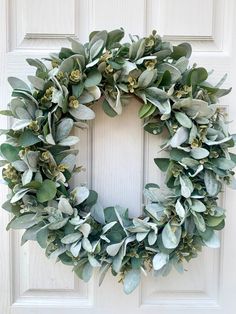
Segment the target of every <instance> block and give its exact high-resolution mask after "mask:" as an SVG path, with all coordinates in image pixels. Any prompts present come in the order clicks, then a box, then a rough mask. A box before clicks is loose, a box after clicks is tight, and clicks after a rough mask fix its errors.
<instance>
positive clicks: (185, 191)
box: [179, 175, 194, 198]
mask: <svg viewBox="0 0 236 314" xmlns="http://www.w3.org/2000/svg"><path fill="white" fill-rule="evenodd" d="M179 180H180V185H181V195H182V196H183V197H185V198H189V197H190V196H191V194H192V192H193V189H194V188H193V184H192V181H191V180H190V179H189V178H188V177H187V176H185V175H183V176H180V178H179Z"/></svg>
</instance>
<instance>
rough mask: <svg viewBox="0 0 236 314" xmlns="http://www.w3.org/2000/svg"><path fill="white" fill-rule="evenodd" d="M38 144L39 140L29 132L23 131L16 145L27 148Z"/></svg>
mask: <svg viewBox="0 0 236 314" xmlns="http://www.w3.org/2000/svg"><path fill="white" fill-rule="evenodd" d="M39 142H40V139H39V138H38V136H37V135H35V134H34V133H33V132H32V131H31V130H28V129H27V130H25V131H24V132H23V133H22V134H21V135H20V137H19V140H18V143H19V145H20V146H23V147H28V146H32V145H35V144H37V143H39Z"/></svg>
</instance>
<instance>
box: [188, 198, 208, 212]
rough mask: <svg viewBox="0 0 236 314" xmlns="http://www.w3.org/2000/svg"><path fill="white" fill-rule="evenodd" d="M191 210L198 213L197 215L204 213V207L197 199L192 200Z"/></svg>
mask: <svg viewBox="0 0 236 314" xmlns="http://www.w3.org/2000/svg"><path fill="white" fill-rule="evenodd" d="M191 210H194V211H195V212H198V213H201V212H205V211H206V206H205V205H204V204H203V203H202V202H201V201H199V200H197V199H193V200H192V206H191Z"/></svg>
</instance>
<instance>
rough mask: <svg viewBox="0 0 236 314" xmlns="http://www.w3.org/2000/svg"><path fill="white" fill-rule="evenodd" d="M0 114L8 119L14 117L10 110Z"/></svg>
mask: <svg viewBox="0 0 236 314" xmlns="http://www.w3.org/2000/svg"><path fill="white" fill-rule="evenodd" d="M0 114H1V115H3V116H9V117H13V116H14V115H13V113H12V111H11V110H0Z"/></svg>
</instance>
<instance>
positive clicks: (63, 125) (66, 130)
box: [56, 118, 74, 142]
mask: <svg viewBox="0 0 236 314" xmlns="http://www.w3.org/2000/svg"><path fill="white" fill-rule="evenodd" d="M73 124H74V121H73V120H72V119H70V118H65V119H62V120H61V121H60V123H59V124H58V126H57V129H56V141H59V142H60V141H61V140H63V139H65V138H67V137H68V136H69V134H70V132H71V130H72V128H73Z"/></svg>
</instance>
